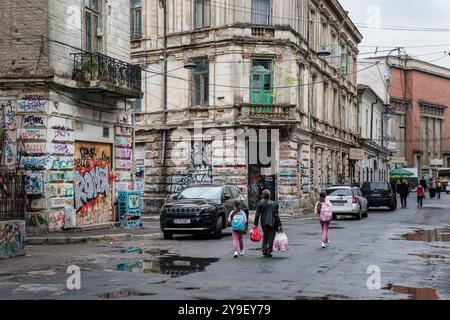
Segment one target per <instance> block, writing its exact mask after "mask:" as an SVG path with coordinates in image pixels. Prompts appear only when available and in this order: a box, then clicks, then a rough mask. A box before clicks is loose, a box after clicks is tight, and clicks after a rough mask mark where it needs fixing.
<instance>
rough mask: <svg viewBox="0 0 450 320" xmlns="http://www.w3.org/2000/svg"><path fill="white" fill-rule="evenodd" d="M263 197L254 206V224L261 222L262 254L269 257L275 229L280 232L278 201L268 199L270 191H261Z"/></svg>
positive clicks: (281, 228) (281, 229)
mask: <svg viewBox="0 0 450 320" xmlns="http://www.w3.org/2000/svg"><path fill="white" fill-rule="evenodd" d="M262 196H263V199H262V200H261V201H260V202H259V203H258V207H257V208H256V216H255V223H254V225H255V226H258V224H259V222H261V227H262V230H263V243H262V248H261V250H262V254H263V256H265V257H268V258H271V257H272V251H273V242H274V240H275V234H276V232H277V231H279V232H282V231H283V227H282V225H281V221H280V216H279V215H278V203H276V202H275V201H272V200H270V191H269V190H264V191H263V192H262Z"/></svg>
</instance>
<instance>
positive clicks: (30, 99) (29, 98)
mask: <svg viewBox="0 0 450 320" xmlns="http://www.w3.org/2000/svg"><path fill="white" fill-rule="evenodd" d="M47 103H48V100H47V99H46V98H44V97H43V96H41V95H38V94H30V95H25V96H24V97H23V98H22V99H20V100H18V101H17V110H18V111H19V112H45V111H46V110H45V109H46V106H47Z"/></svg>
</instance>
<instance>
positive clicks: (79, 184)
mask: <svg viewBox="0 0 450 320" xmlns="http://www.w3.org/2000/svg"><path fill="white" fill-rule="evenodd" d="M110 159H111V146H110V145H108V144H101V143H89V142H75V172H74V175H75V177H74V180H75V188H74V207H75V210H76V212H77V217H76V218H77V221H76V223H77V225H85V224H93V223H101V222H110V221H112V219H113V215H112V200H111V199H112V184H113V183H112V182H113V180H114V176H113V175H112V173H111V160H110Z"/></svg>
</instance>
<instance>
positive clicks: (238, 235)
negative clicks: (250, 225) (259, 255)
mask: <svg viewBox="0 0 450 320" xmlns="http://www.w3.org/2000/svg"><path fill="white" fill-rule="evenodd" d="M233 206H234V210H233V211H231V212H230V215H229V216H228V222H229V223H231V235H232V238H233V250H234V253H233V256H234V257H235V258H237V257H238V250H239V254H240V255H241V256H243V255H244V237H243V235H244V231H245V225H246V223H247V217H246V215H245V212H244V211H243V210H242V208H241V202H240V201H239V200H237V201H235V202H234V205H233Z"/></svg>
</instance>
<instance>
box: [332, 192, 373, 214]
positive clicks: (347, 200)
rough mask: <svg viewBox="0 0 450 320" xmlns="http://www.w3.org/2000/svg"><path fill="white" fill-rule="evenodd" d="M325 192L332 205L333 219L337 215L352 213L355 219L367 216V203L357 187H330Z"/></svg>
mask: <svg viewBox="0 0 450 320" xmlns="http://www.w3.org/2000/svg"><path fill="white" fill-rule="evenodd" d="M326 193H327V197H328V200H330V202H331V205H332V209H333V219H336V217H337V216H338V215H353V216H355V217H356V219H357V220H361V218H362V217H365V218H367V217H368V216H369V204H368V202H367V199H366V198H364V197H363V195H362V193H361V190H360V189H359V188H358V187H350V186H338V187H331V188H328V189H327V190H326Z"/></svg>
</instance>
